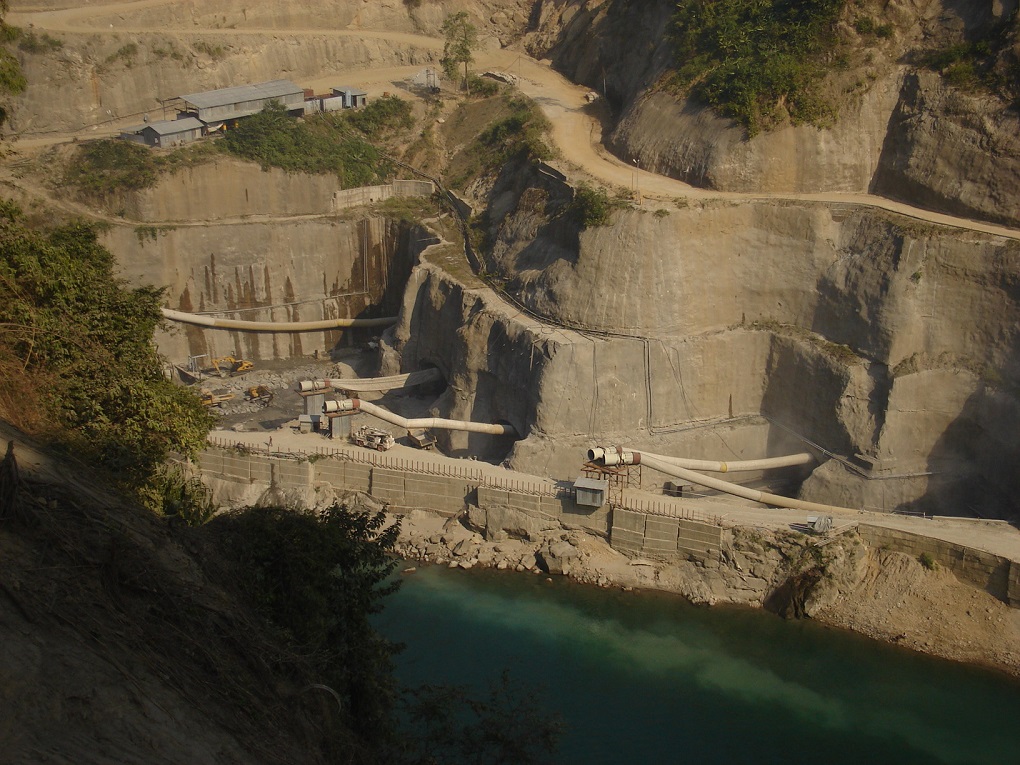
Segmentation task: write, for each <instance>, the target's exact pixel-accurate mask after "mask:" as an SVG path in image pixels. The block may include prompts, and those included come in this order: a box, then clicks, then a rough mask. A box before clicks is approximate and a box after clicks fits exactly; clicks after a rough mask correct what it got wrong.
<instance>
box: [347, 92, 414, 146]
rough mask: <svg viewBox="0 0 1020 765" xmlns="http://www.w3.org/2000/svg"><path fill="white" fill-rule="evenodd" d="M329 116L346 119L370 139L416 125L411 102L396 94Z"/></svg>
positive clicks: (376, 138) (379, 137)
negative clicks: (360, 107)
mask: <svg viewBox="0 0 1020 765" xmlns="http://www.w3.org/2000/svg"><path fill="white" fill-rule="evenodd" d="M327 118H329V119H332V120H334V121H336V120H343V121H346V123H347V124H348V125H350V126H351V127H353V128H354V129H355V130H358V131H359V132H361V133H362V134H363V135H364V136H365V137H366V138H369V139H370V140H379V139H381V138H382V137H384V136H385V135H386V134H387V133H392V132H396V131H400V130H410V129H411V128H413V127H414V114H413V109H412V107H411V104H410V102H408V101H405V100H404V99H403V98H397V97H396V96H383V97H382V98H377V99H376V100H374V101H371V102H370V103H369V104H368V105H367V106H365V107H364V108H363V109H351V110H349V111H346V112H340V113H339V114H332V115H327Z"/></svg>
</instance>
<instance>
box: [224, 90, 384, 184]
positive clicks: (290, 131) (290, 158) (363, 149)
mask: <svg viewBox="0 0 1020 765" xmlns="http://www.w3.org/2000/svg"><path fill="white" fill-rule="evenodd" d="M223 146H224V148H225V149H226V151H228V152H230V153H231V154H235V155H237V156H239V157H243V158H244V159H250V160H252V161H254V162H258V163H259V164H261V165H262V167H263V168H269V167H279V168H282V169H284V170H289V171H291V172H304V173H334V174H336V175H337V176H338V177H339V178H340V182H341V184H342V185H343V187H344V188H353V187H355V186H366V185H370V184H372V183H376V182H378V181H380V180H382V179H383V178H386V177H388V176H389V175H390V173H391V170H390V166H389V163H388V162H387V161H386V160H385V159H384V158H383V157H382V155H381V154H380V152H379V150H378V149H376V148H375V146H373V145H372V144H370V143H369V142H368V141H366V140H365V139H364V138H363V137H361V136H360V135H358V134H356V133H355V131H354V130H353V129H352V128H351V126H350V125H349V124H348V121H347V118H346V116H345V115H342V114H341V115H338V116H334V115H321V116H319V117H317V118H312V119H308V120H306V121H305V122H303V123H299V122H296V121H295V120H293V119H291V118H290V117H289V116H288V115H287V112H286V110H285V109H284V107H283V106H282V105H280V104H278V103H271V104H269V105H268V106H266V108H265V109H264V110H263V111H261V112H260V113H258V114H255V115H253V116H251V117H248V118H247V119H245V120H243V121H241V122H240V123H239V124H238V126H237V128H236V129H234V130H231V131H229V132H228V133H227V135H226V138H225V140H224V141H223Z"/></svg>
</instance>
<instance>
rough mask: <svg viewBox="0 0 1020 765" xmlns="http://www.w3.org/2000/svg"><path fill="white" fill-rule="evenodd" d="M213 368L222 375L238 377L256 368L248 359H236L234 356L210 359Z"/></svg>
mask: <svg viewBox="0 0 1020 765" xmlns="http://www.w3.org/2000/svg"><path fill="white" fill-rule="evenodd" d="M210 363H211V364H212V369H214V370H216V374H218V375H219V376H220V377H227V376H230V377H236V376H237V375H243V374H244V373H245V372H250V371H251V370H253V369H254V368H255V365H254V364H253V363H251V362H250V361H248V360H246V359H235V358H234V357H233V356H220V357H218V358H215V359H210Z"/></svg>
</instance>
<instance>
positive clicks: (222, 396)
mask: <svg viewBox="0 0 1020 765" xmlns="http://www.w3.org/2000/svg"><path fill="white" fill-rule="evenodd" d="M198 397H199V399H200V400H201V401H202V403H203V404H205V405H206V406H210V407H211V406H222V405H223V403H224V402H225V401H230V400H231V399H232V398H233V397H234V394H233V393H214V392H213V391H211V390H209V389H208V388H202V389H201V390H200V391H199V392H198Z"/></svg>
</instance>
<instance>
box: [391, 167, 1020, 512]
mask: <svg viewBox="0 0 1020 765" xmlns="http://www.w3.org/2000/svg"><path fill="white" fill-rule="evenodd" d="M515 183H517V184H518V186H519V185H520V183H519V179H518V180H517V181H515ZM525 185H526V184H525ZM505 192H506V189H504V188H501V187H497V188H496V189H494V190H493V193H492V197H493V199H498V200H500V206H499V211H500V212H501V213H503V217H502V219H498V218H497V219H495V220H494V221H493V227H494V228H493V231H494V235H493V240H494V247H493V249H492V252H491V254H490V255H489V256H488V261H487V263H486V268H487V270H489V271H490V272H491V273H493V274H494V275H495V276H496V277H497V278H498V279H499V280H500V281H501V282H502V283H503V284H505V286H506V289H507V290H509V291H510V292H512V293H513V294H515V295H516V296H518V298H519V299H521V300H523V301H524V303H525V304H526V305H527V306H528V308H529V309H531V310H532V311H534V312H535V313H536V314H540V315H542V316H545V317H547V319H548V320H549V321H550V322H551V324H552V325H555V324H556V323H561V324H562V325H566V326H569V327H572V328H573V329H566V328H564V329H553V328H551V326H546V327H545V328H541V325H538V324H536V323H535V322H533V321H532V320H530V319H525V318H524V317H522V316H521V315H520V314H519V313H517V312H515V311H512V310H510V309H509V308H508V307H507V304H505V303H504V302H503V301H502V300H500V299H499V298H498V297H497V296H495V295H491V293H490V294H489V295H487V293H486V291H485V290H474V291H471V290H466V289H464V288H463V287H461V286H460V285H459V284H458V283H456V281H455V280H453V279H451V278H450V277H449V276H447V275H446V274H445V273H444V272H443V271H442V270H441V269H438V268H436V267H428V268H422V269H418V270H416V272H415V274H414V275H413V277H412V285H411V286H410V287H409V290H408V293H407V296H406V297H405V304H404V311H403V320H402V322H401V324H400V325H399V326H398V328H397V330H396V333H395V335H394V337H393V339H392V342H393V347H394V349H395V350H396V351H397V355H398V360H395V361H392V362H391V363H392V365H393V366H394V367H396V366H399V365H403V367H404V369H405V370H410V369H415V368H418V367H419V366H420V365H423V364H425V365H434V366H438V367H440V368H442V369H443V370H444V373H445V374H446V375H447V377H448V379H449V378H451V377H453V378H457V379H458V382H457V384H455V385H454V386H453V387H454V388H455V389H456V391H457V392H456V394H454V393H451V394H450V398H449V399H448V400H446V401H440V406H441V408H445V409H444V414H447V413H448V416H473V417H475V418H477V419H484V420H490V419H507V420H509V421H511V422H513V424H514V425H515V427H516V428H517V429H518V431H519V432H520V433H521V434H523V435H526V438H524V439H523V440H521V441H519V442H517V443H516V444H515V446H514V449H513V452H512V455H511V459H512V461H513V464H514V465H515V467H518V468H520V469H526V470H529V471H531V472H536V473H540V474H550V475H554V476H555V477H557V478H569V477H572V474H573V473H576V471H577V469H578V467H579V463H580V457H579V455H580V453H581V450H582V449H583V448H586V447H587V446H590V445H592V444H594V443H606V442H609V443H626V444H627V445H630V446H634V447H636V448H644V449H647V450H649V451H665V452H667V453H671V454H676V455H678V456H692V457H694V456H700V457H709V458H710V457H713V456H716V457H717V458H720V459H722V458H727V459H735V458H736V457H735V455H737V454H739V455H740V456H741V457H745V458H751V457H760V456H766V455H771V454H777V453H780V452H785V451H800V450H802V449H804V448H805V444H808V447H807V448H809V449H814V446H812V445H818V446H820V447H822V449H824V450H825V451H824V452H820V451H816V454H817V456H818V457H819V458H820V460H821V461H823V462H824V461H825V460H826V459H827V456H826V453H833V454H836V455H840V456H841V457H843V458H844V460H845V462H839V461H835V460H833V461H830V462H827V463H826V464H825V465H824V466H823V467H822V468H819V469H818V470H816V471H815V474H814V475H813V476H811V477H810V478H809V479H808V480H807V481H806V482H805V484H804V486H803V490H802V496H804V497H805V498H808V499H812V500H815V501H821V502H831V503H834V504H841V505H847V506H851V507H861V506H864V507H869V508H875V509H884V510H892V509H895V508H897V507H901V506H905V505H913V504H915V503H918V502H921V503H922V504H923V505H924V507H925V508H926V509H929V510H930V509H935V510H938V511H940V512H944V513H949V514H955V513H959V512H961V503H967V502H969V503H970V504H971V505H972V506H977V505H975V504H974V502H979V503H980V505H981V507H982V508H983V509H984V511H986V512H993V513H1000V514H1010V513H1013V512H1015V507H1016V503H1015V502H1014V501H1013V500H1012V499H1011V496H1012V495H1013V494H1014V493H1015V491H1016V490H1017V489H1018V488H1020V486H1017V485H1016V484H1017V480H1016V479H1015V478H1014V473H1015V471H1013V470H1011V469H1010V468H1009V465H1010V464H1011V461H1012V462H1015V460H1016V459H1017V458H1018V457H1020V450H1018V449H1017V448H1016V447H1015V446H1013V445H1012V443H1011V442H1010V439H1009V437H1008V433H1009V432H1010V430H1011V429H1013V428H1015V427H1016V425H1017V423H1018V416H1020V408H1018V403H1017V399H1016V397H1015V393H1014V392H1013V391H1015V386H1016V383H1017V381H1018V379H1020V367H1018V365H1017V358H1016V347H1017V340H1018V338H1017V327H1018V326H1020V304H1018V300H1017V297H1018V293H1017V290H1016V276H1015V275H1016V273H1018V272H1020V268H1018V266H1020V263H1018V259H1020V246H1018V245H1017V244H1016V243H1013V242H1010V241H1007V240H1002V239H999V238H995V237H990V236H986V235H975V234H968V233H963V232H959V231H956V230H950V229H942V228H937V227H930V226H922V225H919V224H916V223H914V222H912V221H909V220H906V219H899V218H894V217H892V216H889V215H887V214H884V213H878V212H874V211H870V210H867V209H863V208H854V207H852V206H845V205H844V206H826V205H820V204H808V203H794V202H788V203H782V204H776V203H766V202H762V201H749V202H746V203H740V204H737V203H729V202H727V203H720V202H713V203H707V204H697V203H694V204H691V205H689V206H686V207H683V208H679V209H672V210H669V211H664V213H666V214H654V215H653V214H650V213H648V212H645V211H639V210H624V211H620V212H617V213H616V214H614V216H613V218H612V222H611V223H610V224H609V225H607V226H603V227H596V228H593V229H590V230H587V231H583V232H581V233H579V234H578V233H577V231H576V229H573V234H571V230H572V229H571V227H570V224H569V222H568V221H567V220H566V218H565V217H564V215H559V214H558V211H560V212H562V210H563V209H565V207H564V204H563V200H562V199H559V196H558V195H559V193H560V192H559V191H557V190H556V189H550V188H549V184H548V182H547V181H546V180H545V179H537V180H536V183H535V185H534V186H533V187H530V188H528V189H525V190H524V191H520V192H519V194H518V196H517V203H516V206H515V205H514V204H510V203H507V199H506V193H505ZM575 330H583V331H582V332H578V331H575ZM450 337H454V338H456V341H455V342H448V338H450ZM440 338H446V339H447V340H446V341H444V340H441V339H440ZM493 377H494V378H495V379H498V380H500V381H503V382H504V384H503V385H502V386H495V385H494V383H493V381H492V378H493ZM474 391H477V393H474ZM454 399H455V400H454ZM856 455H861V458H858V457H857V456H856ZM848 463H849V464H848ZM649 472H650V471H649ZM664 478H665V477H663V476H654V475H652V476H651V477H650V479H649V480H650V483H652V484H653V485H654V483H655V482H657V481H660V480H664Z"/></svg>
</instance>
